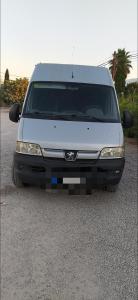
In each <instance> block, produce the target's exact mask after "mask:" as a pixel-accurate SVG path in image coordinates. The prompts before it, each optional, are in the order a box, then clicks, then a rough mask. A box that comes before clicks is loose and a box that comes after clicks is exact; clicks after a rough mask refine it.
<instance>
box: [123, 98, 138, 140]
mask: <svg viewBox="0 0 138 300" xmlns="http://www.w3.org/2000/svg"><path fill="white" fill-rule="evenodd" d="M119 106H120V112H121V116H122V113H123V111H124V110H126V109H127V110H129V111H130V112H131V113H132V114H133V117H134V126H133V127H131V128H128V129H125V130H124V133H125V135H126V136H127V137H133V138H138V94H137V95H135V96H134V98H133V102H132V101H130V99H129V97H128V98H124V97H121V98H120V100H119Z"/></svg>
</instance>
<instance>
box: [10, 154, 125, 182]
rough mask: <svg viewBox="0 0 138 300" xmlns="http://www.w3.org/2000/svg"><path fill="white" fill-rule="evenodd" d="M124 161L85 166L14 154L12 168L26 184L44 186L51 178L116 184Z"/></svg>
mask: <svg viewBox="0 0 138 300" xmlns="http://www.w3.org/2000/svg"><path fill="white" fill-rule="evenodd" d="M124 163H125V159H124V158H120V159H104V160H103V159H98V160H90V161H89V163H88V161H87V162H86V164H84V161H83V163H81V162H80V161H79V162H77V161H75V162H67V161H61V160H58V159H56V160H55V159H54V160H53V161H52V160H48V159H46V158H43V157H40V156H32V155H24V154H19V153H15V154H14V168H15V172H16V174H17V176H18V177H19V178H20V179H21V180H22V181H23V182H26V183H30V184H35V185H40V184H46V182H48V180H50V178H51V177H52V176H55V177H57V178H59V179H61V178H63V177H85V178H86V181H87V182H88V183H89V182H90V183H91V184H92V185H105V184H117V183H118V182H119V181H120V179H121V176H122V172H123V169H124Z"/></svg>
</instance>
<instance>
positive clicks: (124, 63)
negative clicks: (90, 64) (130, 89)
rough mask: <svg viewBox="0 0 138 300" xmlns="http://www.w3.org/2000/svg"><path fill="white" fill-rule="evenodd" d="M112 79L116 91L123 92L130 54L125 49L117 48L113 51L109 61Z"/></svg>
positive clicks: (129, 63) (129, 66)
mask: <svg viewBox="0 0 138 300" xmlns="http://www.w3.org/2000/svg"><path fill="white" fill-rule="evenodd" d="M109 64H110V67H109V70H110V71H111V74H112V77H113V80H114V81H115V87H116V90H117V92H118V93H121V92H124V90H125V82H126V78H127V75H128V74H129V73H130V69H131V68H132V65H131V55H130V53H129V52H126V50H125V49H118V50H117V52H114V53H113V58H112V59H111V60H110V61H109Z"/></svg>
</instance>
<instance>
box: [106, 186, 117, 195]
mask: <svg viewBox="0 0 138 300" xmlns="http://www.w3.org/2000/svg"><path fill="white" fill-rule="evenodd" d="M117 189H118V184H114V185H113V184H109V185H107V186H106V187H105V190H106V191H108V192H111V193H114V192H116V191H117Z"/></svg>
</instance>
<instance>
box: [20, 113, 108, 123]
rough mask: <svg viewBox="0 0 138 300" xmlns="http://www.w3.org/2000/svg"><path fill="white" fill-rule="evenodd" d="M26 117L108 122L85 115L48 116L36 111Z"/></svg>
mask: <svg viewBox="0 0 138 300" xmlns="http://www.w3.org/2000/svg"><path fill="white" fill-rule="evenodd" d="M25 115H30V116H33V115H34V116H35V115H37V116H42V117H45V118H51V119H58V120H75V119H80V120H81V119H82V120H83V119H85V120H88V121H97V122H107V121H106V120H105V119H101V118H97V117H95V116H89V115H83V114H64V115H62V114H47V113H45V112H39V111H34V112H25Z"/></svg>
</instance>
